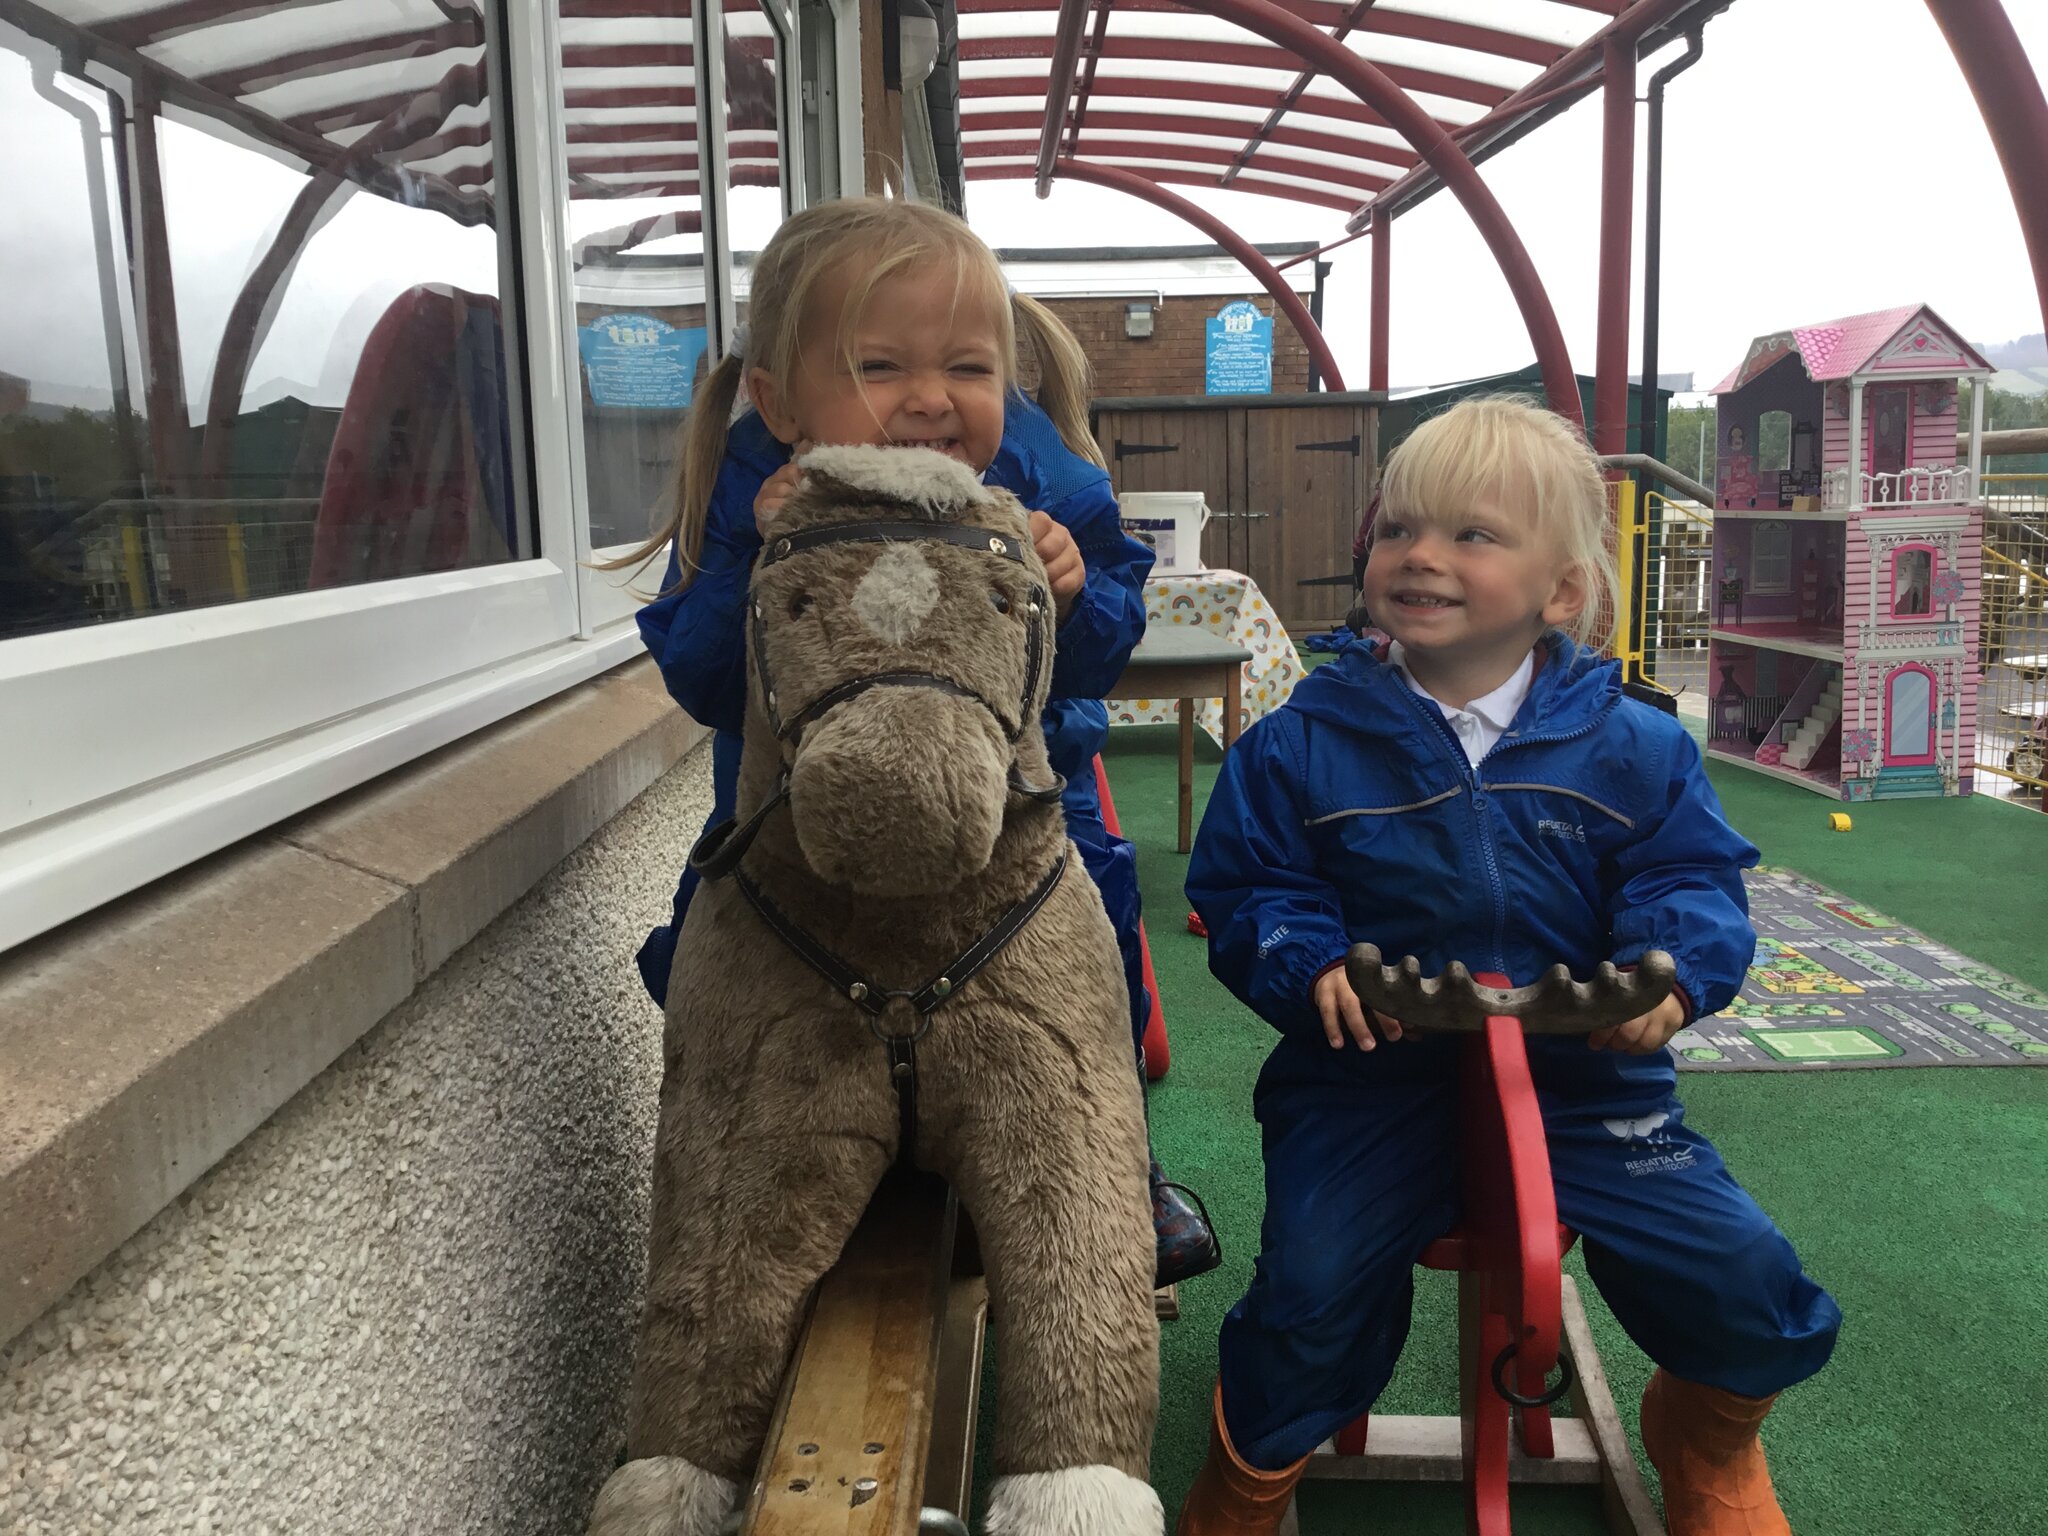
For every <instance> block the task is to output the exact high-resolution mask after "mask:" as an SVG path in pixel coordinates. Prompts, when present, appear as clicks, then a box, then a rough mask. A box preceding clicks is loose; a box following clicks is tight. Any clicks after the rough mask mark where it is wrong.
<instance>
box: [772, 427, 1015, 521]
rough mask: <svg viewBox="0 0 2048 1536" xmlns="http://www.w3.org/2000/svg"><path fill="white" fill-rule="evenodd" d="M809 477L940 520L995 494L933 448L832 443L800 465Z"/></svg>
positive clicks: (814, 451)
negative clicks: (914, 509) (818, 478)
mask: <svg viewBox="0 0 2048 1536" xmlns="http://www.w3.org/2000/svg"><path fill="white" fill-rule="evenodd" d="M797 462H798V463H799V464H800V465H801V466H802V468H803V471H804V474H805V475H806V476H807V477H808V476H811V475H818V476H822V477H823V478H825V479H827V480H830V481H833V482H836V483H837V484H838V485H840V486H843V487H844V488H845V489H846V490H847V491H848V492H850V493H852V494H854V495H857V496H862V497H879V498H881V499H883V500H886V501H893V502H897V503H899V504H901V505H903V506H905V507H906V508H918V509H920V510H922V511H924V512H925V513H926V514H928V515H930V516H935V517H945V516H958V515H960V514H961V513H963V512H965V511H967V510H968V509H969V508H978V507H985V506H988V505H989V504H990V503H991V502H992V501H993V500H994V499H995V495H994V493H993V492H992V491H991V490H990V489H989V488H988V487H987V486H985V485H983V484H982V483H981V480H980V477H978V476H977V475H976V474H975V473H974V471H973V470H971V469H969V468H968V467H967V466H966V465H965V464H962V463H961V462H960V461H959V460H958V459H949V458H947V457H946V456H945V455H944V454H943V453H934V452H933V451H932V450H931V449H929V448H876V447H865V446H839V445H828V446H825V447H820V448H813V449H812V450H811V451H810V452H809V453H807V454H805V455H804V456H803V457H802V458H801V459H799V460H798V461H797Z"/></svg>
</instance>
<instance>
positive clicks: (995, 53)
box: [960, 0, 1508, 110]
mask: <svg viewBox="0 0 2048 1536" xmlns="http://www.w3.org/2000/svg"><path fill="white" fill-rule="evenodd" d="M1262 3H1264V4H1267V5H1269V6H1271V7H1272V9H1273V12H1274V14H1275V15H1277V16H1282V17H1285V18H1286V19H1287V20H1288V21H1290V22H1293V24H1294V25H1296V26H1298V27H1301V28H1303V29H1305V30H1306V31H1307V32H1309V33H1310V34H1312V35H1314V36H1316V37H1320V38H1322V39H1323V41H1324V42H1330V35H1329V34H1328V33H1327V32H1319V31H1317V30H1316V29H1315V28H1314V27H1312V26H1310V25H1309V24H1308V23H1307V22H1305V21H1298V20H1296V19H1295V18H1294V17H1292V16H1288V15H1287V13H1286V12H1285V11H1282V10H1280V9H1279V7H1278V5H1277V4H1274V0H1262ZM1188 8H1189V9H1191V10H1196V11H1207V10H1208V7H1207V6H1206V5H1191V6H1189V7H1188ZM1075 14H1076V16H1077V17H1080V16H1083V15H1085V7H1084V6H1081V5H1078V4H1077V5H1076V7H1075ZM1078 25H1079V21H1078V20H1077V21H1076V26H1078ZM1247 30H1249V31H1253V32H1256V31H1258V30H1259V29H1258V28H1257V27H1251V28H1248V29H1247ZM1058 43H1059V38H1058V37H1057V36H1054V37H969V38H963V39H961V42H960V57H961V59H962V60H963V61H965V62H968V63H975V62H982V61H986V60H989V59H1051V60H1052V61H1053V63H1055V64H1057V63H1058V62H1059V56H1058V54H1057V53H1056V52H1055V51H1054V50H1055V48H1056V47H1057V45H1058ZM1331 46H1332V47H1339V46H1340V45H1337V44H1335V43H1332V44H1331ZM1079 48H1080V45H1079V43H1078V41H1077V42H1076V44H1075V54H1076V56H1078V54H1079ZM1340 51H1342V52H1343V53H1344V56H1345V57H1346V58H1349V59H1356V60H1357V61H1358V62H1359V63H1360V64H1363V65H1365V66H1366V67H1367V68H1369V69H1374V70H1377V71H1379V72H1380V73H1381V74H1382V75H1384V76H1385V77H1386V78H1387V79H1389V80H1391V81H1393V82H1394V83H1395V84H1396V85H1399V86H1401V87H1403V88H1405V89H1407V90H1411V91H1426V92H1428V93H1429V94H1431V95H1434V96H1447V97H1449V98H1451V99H1452V100H1454V101H1469V102H1473V103H1475V104H1476V105H1479V106H1482V107H1494V106H1498V105H1499V104H1500V103H1501V102H1503V101H1505V100H1506V99H1507V96H1508V91H1507V88H1506V87H1505V86H1499V85H1488V84H1486V83H1485V82H1484V81H1480V80H1468V79H1466V78H1465V77H1464V76H1463V75H1446V74H1443V73H1441V72H1439V71H1437V70H1433V69H1414V68H1411V67H1409V66H1408V65H1405V64H1374V63H1372V62H1371V61H1370V60H1367V59H1364V58H1360V57H1359V55H1357V54H1355V53H1352V52H1350V51H1349V50H1348V49H1346V50H1340ZM1101 56H1102V57H1103V58H1105V59H1145V60H1149V61H1152V62H1155V63H1161V62H1163V63H1168V64H1199V65H1202V66H1204V67H1207V68H1217V69H1273V70H1280V71H1283V72H1285V73H1288V74H1292V73H1295V72H1296V71H1298V70H1299V69H1300V67H1301V64H1300V60H1299V58H1298V57H1296V56H1295V55H1293V54H1292V53H1290V52H1289V50H1288V45H1286V44H1284V43H1282V44H1280V45H1278V46H1276V47H1265V46H1262V45H1261V44H1258V43H1210V42H1201V41H1197V40H1192V39H1185V38H1174V37H1106V38H1104V39H1103V40H1102V55H1101ZM1318 73H1322V74H1334V73H1335V71H1332V70H1322V71H1318ZM1057 78H1058V75H1057V71H1054V72H1053V74H1052V76H1051V80H1052V81H1054V82H1056V81H1057ZM1069 78H1070V79H1071V78H1072V77H1071V75H1070V76H1069ZM1052 89H1054V90H1055V91H1056V90H1057V89H1058V86H1057V84H1056V83H1054V84H1053V85H1052ZM1187 94H1189V95H1195V94H1199V93H1198V92H1197V91H1189V92H1188V93H1187ZM1267 100H1268V102H1269V103H1270V101H1271V97H1270V96H1268V98H1267ZM1418 110H1420V109H1418Z"/></svg>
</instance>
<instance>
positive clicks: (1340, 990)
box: [1314, 965, 1402, 1051]
mask: <svg viewBox="0 0 2048 1536" xmlns="http://www.w3.org/2000/svg"><path fill="white" fill-rule="evenodd" d="M1314 995H1315V1002H1316V1012H1317V1013H1319V1014H1321V1015H1322V1016H1323V1037H1324V1038H1325V1039H1326V1040H1328V1041H1329V1042H1330V1049H1331V1050H1333V1051H1341V1050H1343V1049H1344V1034H1345V1031H1347V1030H1348V1031H1350V1034H1351V1038H1352V1039H1354V1040H1356V1041H1357V1042H1358V1048H1359V1049H1360V1050H1361V1051H1369V1050H1371V1049H1372V1048H1373V1047H1374V1046H1376V1045H1378V1044H1379V1042H1378V1041H1377V1040H1375V1039H1373V1037H1372V1026H1371V1025H1370V1024H1368V1023H1367V1022H1366V1019H1365V1005H1364V1004H1363V1003H1361V1002H1360V1001H1359V1000H1358V994H1357V993H1356V992H1354V991H1352V990H1351V982H1350V981H1349V980H1348V979H1347V978H1346V977H1345V975H1344V967H1343V966H1341V965H1333V966H1331V967H1330V969H1329V970H1327V971H1325V972H1323V974H1322V975H1320V976H1318V977H1317V978H1316V985H1315V994H1314ZM1374 1017H1375V1018H1377V1019H1378V1020H1379V1021H1380V1029H1381V1030H1382V1031H1383V1032H1384V1033H1385V1034H1386V1037H1387V1038H1388V1039H1389V1040H1398V1039H1400V1038H1401V1033H1402V1031H1401V1021H1400V1020H1399V1019H1390V1018H1388V1017H1387V1016H1386V1015H1385V1014H1383V1013H1381V1014H1375V1015H1374Z"/></svg>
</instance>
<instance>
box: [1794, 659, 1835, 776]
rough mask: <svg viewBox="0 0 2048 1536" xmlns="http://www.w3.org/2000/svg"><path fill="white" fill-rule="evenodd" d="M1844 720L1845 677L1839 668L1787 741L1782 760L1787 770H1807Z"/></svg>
mask: <svg viewBox="0 0 2048 1536" xmlns="http://www.w3.org/2000/svg"><path fill="white" fill-rule="evenodd" d="M1841 719H1842V674H1841V672H1840V670H1839V669H1836V670H1835V671H1834V674H1833V676H1831V677H1829V679H1828V680H1827V684H1826V686H1825V687H1823V688H1822V689H1821V691H1820V697H1818V698H1816V699H1815V700H1814V701H1813V707H1812V708H1811V709H1809V710H1807V712H1806V718H1805V719H1803V720H1801V721H1800V722H1799V724H1798V725H1796V726H1794V727H1793V728H1792V734H1791V735H1790V736H1788V737H1786V738H1785V750H1784V752H1783V754H1782V755H1781V757H1780V759H1779V760H1780V761H1781V762H1783V763H1784V765H1785V766H1786V767H1787V768H1797V769H1801V770H1804V769H1805V767H1806V765H1807V764H1808V763H1810V762H1812V761H1813V759H1814V754H1815V753H1817V752H1819V751H1820V749H1821V745H1822V743H1824V742H1825V741H1826V740H1827V739H1828V733H1829V732H1830V731H1832V730H1834V728H1835V727H1836V726H1837V725H1838V724H1840V723H1841Z"/></svg>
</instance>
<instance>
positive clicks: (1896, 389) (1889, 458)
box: [1870, 384, 1913, 475]
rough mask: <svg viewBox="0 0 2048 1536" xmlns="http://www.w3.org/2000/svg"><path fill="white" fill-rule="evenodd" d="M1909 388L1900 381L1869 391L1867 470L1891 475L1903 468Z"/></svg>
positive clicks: (1911, 396) (1907, 436)
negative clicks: (1868, 460)
mask: <svg viewBox="0 0 2048 1536" xmlns="http://www.w3.org/2000/svg"><path fill="white" fill-rule="evenodd" d="M1912 408H1913V391H1912V390H1911V389H1909V388H1907V387H1906V386H1905V385H1903V384H1898V385H1893V386H1891V387H1889V388H1885V389H1873V390H1872V391H1871V392H1870V473H1872V474H1873V475H1895V474H1897V473H1898V472H1899V471H1900V470H1902V469H1904V468H1905V467H1906V463H1907V460H1908V458H1909V457H1910V455H1909V454H1908V452H1907V447H1906V445H1907V442H1908V440H1909V432H1908V427H1907V422H1908V416H1909V413H1910V412H1911V410H1912Z"/></svg>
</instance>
